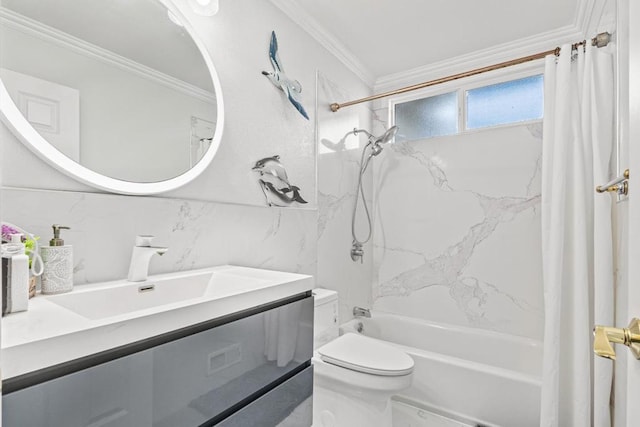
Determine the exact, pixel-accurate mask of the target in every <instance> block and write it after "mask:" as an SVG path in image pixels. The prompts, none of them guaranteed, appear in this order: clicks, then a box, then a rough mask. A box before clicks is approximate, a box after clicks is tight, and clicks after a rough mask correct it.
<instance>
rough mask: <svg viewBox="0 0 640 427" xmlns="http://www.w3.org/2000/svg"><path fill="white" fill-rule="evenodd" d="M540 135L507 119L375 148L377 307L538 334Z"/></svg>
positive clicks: (374, 294) (540, 327)
mask: <svg viewBox="0 0 640 427" xmlns="http://www.w3.org/2000/svg"><path fill="white" fill-rule="evenodd" d="M380 122H382V121H380ZM541 135H542V125H541V123H536V124H529V125H517V126H508V127H502V128H495V129H491V130H484V131H478V132H473V133H468V134H464V135H457V136H451V137H442V138H433V139H427V140H421V141H413V142H407V143H398V144H394V145H391V146H390V149H386V150H385V151H384V152H383V153H382V154H381V155H380V156H379V158H378V159H377V161H376V163H375V164H374V167H375V172H374V184H373V187H374V188H375V189H376V190H375V194H374V198H375V207H376V214H375V217H376V219H375V224H376V227H375V233H374V246H375V247H374V252H375V259H374V272H373V288H372V299H373V304H374V308H375V309H376V310H381V311H386V312H392V313H398V314H402V315H407V316H411V317H417V318H421V319H425V320H430V321H437V322H445V323H449V324H457V325H465V326H472V327H478V328H483V329H489V330H494V331H498V332H503V333H509V334H513V335H518V336H524V337H530V338H535V339H541V338H542V333H543V319H544V318H543V316H544V313H543V288H542V267H541V253H540V252H541V241H540V233H541V231H540V209H539V206H540V173H541V168H540V166H541V165H540V163H541V142H542V141H541Z"/></svg>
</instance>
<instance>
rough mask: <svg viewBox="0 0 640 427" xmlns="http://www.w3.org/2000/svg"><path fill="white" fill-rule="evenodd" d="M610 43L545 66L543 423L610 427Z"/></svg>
mask: <svg viewBox="0 0 640 427" xmlns="http://www.w3.org/2000/svg"><path fill="white" fill-rule="evenodd" d="M610 49H611V46H609V47H608V48H605V49H597V48H595V47H591V46H588V47H587V48H586V51H583V49H582V48H580V49H578V50H577V52H576V51H574V52H573V55H572V54H571V47H570V46H569V45H566V46H562V49H561V53H560V57H559V58H557V60H556V58H555V56H553V55H551V56H549V57H547V58H546V64H545V74H544V79H545V93H544V95H545V106H544V108H545V109H544V131H543V132H544V133H543V160H542V249H543V254H542V258H543V278H544V303H545V332H544V334H545V335H544V361H543V384H542V400H541V403H542V406H541V422H540V425H541V426H544V427H547V426H549V427H551V426H554V427H586V426H595V427H608V426H610V424H611V423H610V414H609V397H610V392H611V378H612V362H611V361H609V360H605V359H601V358H594V357H593V351H592V328H593V325H594V324H596V323H597V324H604V325H613V320H614V319H613V261H612V231H611V196H610V195H608V194H596V193H595V191H594V189H595V186H596V185H598V184H603V183H605V182H606V181H608V180H609V179H610V178H611V176H610V172H609V164H610V158H611V155H612V146H613V138H614V130H613V129H614V128H613V124H614V114H613V113H614V102H613V99H614V90H613V89H614V76H613V60H612V55H611V53H609V52H610Z"/></svg>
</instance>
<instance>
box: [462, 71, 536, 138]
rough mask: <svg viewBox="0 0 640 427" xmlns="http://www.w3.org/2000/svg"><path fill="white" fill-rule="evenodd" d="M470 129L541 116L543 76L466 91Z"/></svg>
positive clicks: (468, 125)
mask: <svg viewBox="0 0 640 427" xmlns="http://www.w3.org/2000/svg"><path fill="white" fill-rule="evenodd" d="M466 98H467V129H477V128H484V127H488V126H496V125H503V124H507V123H516V122H523V121H527V120H536V119H541V118H542V112H543V101H544V100H543V80H542V75H538V76H532V77H527V78H524V79H519V80H512V81H510V82H505V83H499V84H495V85H491V86H484V87H479V88H477V89H472V90H469V91H467V96H466Z"/></svg>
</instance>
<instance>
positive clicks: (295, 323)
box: [2, 298, 313, 427]
mask: <svg viewBox="0 0 640 427" xmlns="http://www.w3.org/2000/svg"><path fill="white" fill-rule="evenodd" d="M312 324H313V300H312V298H304V299H301V300H298V301H296V302H292V303H289V304H286V305H283V306H280V307H277V308H272V309H270V310H268V311H264V312H259V313H257V314H252V315H250V316H247V317H244V318H241V319H239V320H234V321H232V322H230V323H225V324H222V325H219V326H215V327H213V328H211V329H208V330H204V331H198V332H197V333H194V334H192V335H188V336H184V337H182V338H179V339H176V340H174V341H170V342H166V343H164V344H161V345H158V346H156V347H153V348H149V349H146V350H143V351H139V352H136V353H133V354H129V355H127V356H124V357H120V358H117V359H115V360H111V361H108V362H105V363H101V364H99V365H96V366H93V367H91V368H87V369H83V370H80V371H77V372H74V373H71V374H67V375H64V376H61V377H58V378H55V379H51V380H48V381H45V382H42V383H39V384H36V385H33V386H30V387H27V388H23V389H20V390H18V391H14V392H10V393H8V394H5V395H3V397H2V405H3V410H2V425H3V426H4V427H27V426H28V427H53V426H56V427H57V426H59V427H103V426H105V427H106V426H108V427H131V426H136V427H144V426H154V427H176V426H180V427H190V426H200V425H207V424H208V423H209V424H211V423H216V422H219V421H220V420H223V419H226V418H228V417H229V416H230V415H231V414H233V413H234V412H236V411H238V410H240V409H241V408H242V406H244V405H246V404H248V403H250V402H252V401H255V400H256V399H258V398H259V397H260V395H261V394H263V393H266V392H268V391H269V390H271V389H273V388H274V387H276V386H277V385H278V384H280V383H282V381H283V379H286V378H289V377H291V376H292V375H294V374H296V373H297V372H300V371H302V370H303V369H304V368H305V367H306V366H308V365H309V360H310V359H311V355H312V352H313V328H312V326H310V325H312Z"/></svg>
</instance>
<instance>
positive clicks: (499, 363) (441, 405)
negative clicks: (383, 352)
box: [340, 312, 542, 427]
mask: <svg viewBox="0 0 640 427" xmlns="http://www.w3.org/2000/svg"><path fill="white" fill-rule="evenodd" d="M347 332H353V333H362V334H364V335H366V336H369V337H372V338H376V339H379V340H383V341H386V342H389V343H392V344H393V345H395V346H397V347H399V348H400V349H402V350H403V351H405V352H407V353H408V354H409V355H410V356H411V357H412V358H413V360H414V362H415V369H414V380H413V385H412V386H411V388H409V389H408V390H406V391H405V392H403V393H402V394H401V395H400V396H397V397H396V398H395V399H396V400H398V401H400V402H402V403H404V404H410V405H412V406H414V407H416V410H417V411H418V412H420V411H426V412H432V413H435V414H438V415H442V416H445V417H447V418H451V419H453V420H458V421H460V422H462V423H464V424H462V425H474V426H475V425H483V426H500V427H513V426H518V427H529V426H538V425H539V420H540V416H539V410H540V385H541V370H542V343H541V342H539V341H535V340H531V339H527V338H521V337H516V336H512V335H506V334H500V333H496V332H491V331H485V330H479V329H475V328H466V327H460V326H454V325H446V324H439V323H431V322H424V321H420V320H416V319H413V318H408V317H403V316H398V315H391V314H385V313H380V312H372V315H371V318H357V319H353V320H351V321H349V322H347V323H344V324H343V325H341V327H340V333H341V334H342V333H347Z"/></svg>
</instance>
